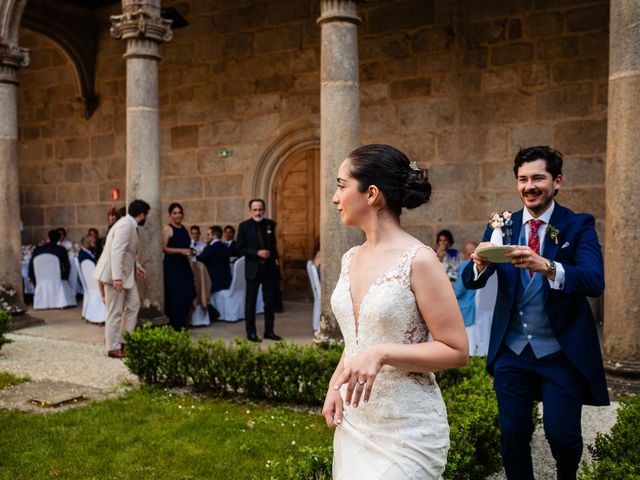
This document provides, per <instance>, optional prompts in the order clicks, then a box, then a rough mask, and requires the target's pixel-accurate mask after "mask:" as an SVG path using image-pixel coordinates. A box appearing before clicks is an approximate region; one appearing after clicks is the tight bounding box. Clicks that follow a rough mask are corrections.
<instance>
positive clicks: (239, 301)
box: [211, 257, 264, 322]
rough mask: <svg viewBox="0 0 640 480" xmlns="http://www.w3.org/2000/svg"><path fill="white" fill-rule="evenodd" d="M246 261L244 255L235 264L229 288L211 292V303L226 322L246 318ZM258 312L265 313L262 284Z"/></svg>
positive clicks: (257, 303) (257, 306) (257, 304)
mask: <svg viewBox="0 0 640 480" xmlns="http://www.w3.org/2000/svg"><path fill="white" fill-rule="evenodd" d="M244 261H245V260H244V257H241V258H239V259H238V260H236V262H235V263H234V264H233V272H232V274H233V278H232V279H231V285H230V286H229V288H228V289H226V290H219V291H217V292H214V293H212V294H211V305H213V306H214V307H215V308H216V310H218V312H220V320H223V321H225V322H235V321H237V320H240V319H243V318H244V302H245V296H246V291H247V282H246V280H245V278H244ZM256 313H264V302H263V299H262V285H261V286H260V289H259V290H258V298H257V300H256Z"/></svg>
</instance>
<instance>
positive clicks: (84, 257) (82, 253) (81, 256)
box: [78, 249, 96, 265]
mask: <svg viewBox="0 0 640 480" xmlns="http://www.w3.org/2000/svg"><path fill="white" fill-rule="evenodd" d="M84 260H91V261H92V262H93V263H94V265H95V263H96V257H95V256H93V255H89V254H88V253H87V252H85V251H84V250H82V249H80V251H79V252H78V263H79V264H80V265H82V262H83V261H84Z"/></svg>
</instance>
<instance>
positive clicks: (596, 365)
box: [462, 202, 609, 405]
mask: <svg viewBox="0 0 640 480" xmlns="http://www.w3.org/2000/svg"><path fill="white" fill-rule="evenodd" d="M512 219H513V226H512V235H511V238H512V239H516V240H514V242H517V239H518V238H519V237H520V229H521V228H522V210H519V211H517V212H515V213H514V214H513V217H512ZM549 223H550V224H551V225H552V226H553V227H554V228H555V229H556V230H557V231H558V235H557V242H556V241H554V240H553V239H552V238H550V235H549V233H546V238H545V240H544V245H543V251H542V253H541V255H542V256H543V257H544V258H547V259H549V260H554V261H556V262H559V263H561V264H562V266H563V267H564V270H565V282H564V288H563V289H562V290H554V289H552V288H551V287H550V285H549V282H548V281H546V280H545V281H544V282H542V288H543V289H544V290H545V292H544V293H545V299H546V300H545V311H546V313H547V315H548V316H549V321H550V323H551V328H552V330H553V333H554V335H555V337H556V340H557V341H558V343H559V344H560V346H561V348H562V352H563V353H564V354H565V355H566V356H567V358H568V359H569V361H570V362H571V363H572V364H573V365H574V366H575V367H576V368H577V370H578V371H579V372H580V373H581V375H582V377H584V382H583V393H584V403H585V404H588V405H608V404H609V395H608V393H607V385H606V380H605V375H604V366H603V363H602V354H601V352H600V342H599V339H598V332H597V330H596V325H595V320H594V317H593V314H592V312H591V308H590V306H589V303H588V301H587V298H586V297H588V296H589V297H597V296H599V295H600V294H602V292H603V290H604V268H603V261H602V251H601V247H600V243H599V242H598V236H597V234H596V231H595V228H594V224H595V221H594V218H593V217H592V216H591V215H587V214H576V213H574V212H572V211H571V210H569V209H568V208H564V207H561V206H560V205H558V203H557V202H556V206H555V208H554V210H553V214H552V215H551V219H550V221H549ZM491 232H492V231H491V229H490V228H487V230H486V232H485V234H484V237H483V241H485V242H487V241H489V239H490V238H491ZM519 272H520V269H516V267H514V266H513V265H512V264H511V263H499V264H496V263H490V264H489V265H488V266H487V269H486V271H485V272H484V273H483V274H482V275H480V277H479V278H478V280H476V281H474V272H473V262H470V263H469V265H467V267H466V268H465V269H464V271H463V274H462V280H463V283H464V285H465V287H467V288H469V289H477V288H482V287H484V286H485V284H486V283H487V279H488V278H489V277H490V276H491V275H493V274H494V273H496V274H497V275H498V297H497V300H496V306H495V310H494V313H493V323H492V325H491V337H490V340H489V352H488V354H487V371H488V372H489V373H491V374H493V364H494V362H495V360H496V355H497V354H498V351H499V350H500V347H501V345H502V343H503V342H504V339H505V335H506V333H507V331H508V329H509V322H510V321H511V320H512V318H513V317H514V314H515V311H514V309H515V305H516V300H517V298H518V294H519V290H520V289H521V288H523V287H522V284H521V282H520V281H519Z"/></svg>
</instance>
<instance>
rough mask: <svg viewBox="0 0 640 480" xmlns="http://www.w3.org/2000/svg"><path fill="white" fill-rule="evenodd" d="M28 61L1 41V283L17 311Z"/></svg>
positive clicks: (17, 49) (24, 54)
mask: <svg viewBox="0 0 640 480" xmlns="http://www.w3.org/2000/svg"><path fill="white" fill-rule="evenodd" d="M28 64H29V53H28V50H26V49H24V48H20V47H18V46H16V45H13V44H9V43H0V238H1V239H2V241H1V242H0V284H2V285H4V286H6V287H10V289H12V290H15V292H16V294H15V295H14V296H13V300H15V302H12V303H15V305H11V307H12V308H11V310H12V311H14V312H15V311H16V308H15V307H17V306H18V305H19V304H22V303H23V301H24V300H23V292H22V273H21V265H20V261H21V259H22V255H21V253H20V244H21V239H20V196H19V193H18V100H17V90H18V83H19V82H18V78H17V76H16V74H17V70H18V69H19V68H20V67H26V66H27V65H28Z"/></svg>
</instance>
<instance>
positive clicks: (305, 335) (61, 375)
mask: <svg viewBox="0 0 640 480" xmlns="http://www.w3.org/2000/svg"><path fill="white" fill-rule="evenodd" d="M311 307H312V305H311V304H310V303H301V302H287V303H286V304H285V310H286V312H285V313H281V314H277V315H276V332H277V333H278V334H279V335H281V336H283V337H284V338H285V339H286V340H289V341H294V342H298V343H311V341H312V333H313V332H312V329H311ZM28 313H29V315H32V316H34V317H39V318H42V319H44V321H45V323H44V325H36V326H32V327H29V328H24V329H21V330H18V331H15V332H13V333H11V334H9V335H8V337H9V338H10V339H11V340H13V343H10V344H8V345H5V346H4V347H3V348H2V350H0V371H3V372H10V373H13V374H14V375H18V376H21V377H29V378H30V379H31V380H32V381H31V382H29V383H26V384H21V385H16V386H13V387H9V388H5V389H3V390H0V408H3V409H9V410H17V411H29V412H42V413H47V412H51V411H58V410H64V409H66V408H72V407H74V406H77V405H82V404H83V403H86V401H95V400H102V399H104V398H108V397H111V396H115V395H119V394H121V393H122V392H124V391H126V389H127V388H129V387H130V386H132V385H137V383H138V380H137V378H136V377H135V376H134V375H133V374H131V373H130V372H129V370H128V369H127V367H126V366H125V365H124V363H123V362H122V361H121V360H117V359H113V358H108V357H107V356H106V355H105V354H104V348H103V345H104V326H101V325H95V324H91V323H87V322H85V321H84V320H82V319H81V308H80V307H74V308H68V309H63V310H38V311H33V310H30V311H29V312H28ZM256 323H257V327H258V332H261V330H262V328H263V317H262V315H259V316H258V317H257V319H256ZM191 335H192V337H193V338H198V337H201V336H203V335H209V336H211V337H212V338H223V339H227V340H231V339H233V338H235V337H244V336H245V330H244V322H234V323H226V322H215V323H214V324H212V325H211V326H208V327H198V328H194V329H192V330H191ZM271 343H273V342H271V341H269V340H267V341H265V342H264V343H263V344H262V345H265V346H267V345H269V344H271ZM50 403H53V404H55V406H46V404H50Z"/></svg>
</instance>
